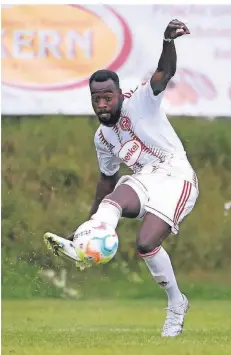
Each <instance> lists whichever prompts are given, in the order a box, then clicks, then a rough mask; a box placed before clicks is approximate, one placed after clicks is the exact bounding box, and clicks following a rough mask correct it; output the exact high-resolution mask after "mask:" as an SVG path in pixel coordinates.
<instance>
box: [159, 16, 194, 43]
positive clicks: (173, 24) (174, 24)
mask: <svg viewBox="0 0 231 355" xmlns="http://www.w3.org/2000/svg"><path fill="white" fill-rule="evenodd" d="M188 34H190V31H189V29H188V27H187V26H186V25H185V24H184V23H183V22H181V21H178V20H177V19H175V20H172V21H170V22H169V24H168V26H167V28H166V30H165V31H164V38H165V39H175V38H177V37H180V36H184V35H188Z"/></svg>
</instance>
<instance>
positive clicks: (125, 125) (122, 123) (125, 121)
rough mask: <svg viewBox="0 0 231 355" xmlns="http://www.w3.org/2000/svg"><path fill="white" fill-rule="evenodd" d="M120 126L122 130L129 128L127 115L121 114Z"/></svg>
mask: <svg viewBox="0 0 231 355" xmlns="http://www.w3.org/2000/svg"><path fill="white" fill-rule="evenodd" d="M120 127H121V129H122V130H123V131H128V130H129V129H130V128H131V121H130V119H129V118H128V117H127V116H121V119H120Z"/></svg>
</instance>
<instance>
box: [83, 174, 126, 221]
mask: <svg viewBox="0 0 231 355" xmlns="http://www.w3.org/2000/svg"><path fill="white" fill-rule="evenodd" d="M118 180H119V174H118V173H116V174H114V175H112V176H106V175H104V174H103V173H101V174H100V179H99V182H98V184H97V187H96V194H95V200H94V203H93V205H92V208H91V211H90V215H89V218H90V217H91V216H92V215H93V214H94V213H96V211H97V210H98V207H99V204H100V202H101V201H102V200H103V199H104V197H105V196H107V195H109V194H110V193H111V192H112V191H113V190H114V187H115V186H116V184H117V181H118Z"/></svg>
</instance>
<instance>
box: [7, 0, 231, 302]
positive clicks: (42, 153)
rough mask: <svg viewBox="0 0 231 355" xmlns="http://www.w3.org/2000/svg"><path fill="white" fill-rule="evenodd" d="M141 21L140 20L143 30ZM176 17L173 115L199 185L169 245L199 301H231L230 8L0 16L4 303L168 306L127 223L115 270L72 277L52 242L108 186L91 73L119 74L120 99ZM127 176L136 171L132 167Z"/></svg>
mask: <svg viewBox="0 0 231 355" xmlns="http://www.w3.org/2000/svg"><path fill="white" fill-rule="evenodd" d="M141 18H143V19H145V20H142V21H141ZM174 18H177V19H179V20H181V21H183V22H185V23H186V25H187V26H188V28H189V29H190V31H191V34H190V36H185V37H183V38H179V39H177V40H176V41H175V44H176V49H177V54H178V62H177V73H176V75H175V76H174V78H173V79H172V80H171V82H170V83H169V85H168V88H167V90H166V94H165V98H164V107H165V109H166V112H167V114H168V117H169V119H170V121H171V123H172V125H173V127H174V128H175V129H176V132H177V134H178V135H179V136H180V138H181V139H182V142H183V144H184V146H185V148H186V150H187V152H188V157H189V160H190V162H191V163H192V165H193V167H194V168H195V170H196V172H197V174H198V179H199V186H200V197H199V201H198V203H197V205H196V208H195V209H194V210H193V212H192V213H191V214H190V216H189V217H188V218H187V219H186V220H185V221H184V223H183V224H182V226H181V230H180V233H179V235H178V236H176V237H170V238H169V239H168V241H167V242H166V243H165V247H166V249H167V250H168V252H169V254H170V255H171V257H172V261H173V264H174V267H175V269H176V272H177V275H178V279H179V283H180V285H181V286H182V288H183V289H184V290H185V292H186V293H187V294H189V295H190V296H191V297H195V298H203V297H204V298H208V299H209V298H213V299H216V298H230V296H231V275H230V266H231V243H230V240H231V120H230V118H231V70H230V62H231V6H228V5H219V6H218V5H211V6H208V5H206V6H203V5H200V6H198V5H177V6H172V5H145V6H144V5H126V6H125V5H124V6H122V5H115V6H106V5H97V6H96V5H95V6H90V5H89V6H82V5H81V6H79V5H30V6H28V5H20V6H12V5H5V6H3V7H2V86H1V89H2V105H1V110H2V297H3V298H5V299H20V298H24V299H25V298H26V299H30V298H41V297H57V298H73V299H89V298H100V299H104V298H107V297H108V298H110V297H113V298H129V299H130V298H135V299H137V298H141V299H143V298H147V297H156V298H164V297H165V296H164V294H163V292H162V290H159V288H158V287H156V286H155V284H154V283H153V281H152V278H151V275H149V273H148V271H147V270H146V266H145V265H144V263H143V262H142V261H141V260H140V259H139V257H138V256H137V254H136V250H135V238H136V232H137V228H139V222H137V221H130V220H122V221H121V223H120V225H119V228H118V233H119V236H120V247H119V251H118V253H117V255H116V257H115V258H114V260H113V261H111V262H110V263H109V264H108V265H104V266H100V267H95V268H92V269H91V270H87V271H84V272H77V271H76V270H75V268H74V266H73V265H72V264H71V263H68V262H66V261H65V260H62V259H59V258H55V257H53V256H52V255H51V253H48V252H47V250H46V248H45V246H44V244H43V239H42V237H43V234H44V232H46V231H50V232H55V233H57V234H59V235H62V236H66V235H69V234H71V233H72V231H74V230H75V229H76V228H77V227H78V225H79V224H81V223H83V222H84V221H85V220H86V218H87V216H88V213H89V210H90V207H91V204H92V202H93V199H94V193H95V187H96V183H97V180H98V176H99V171H98V164H97V159H96V153H95V149H94V144H93V137H94V133H95V131H96V129H97V126H98V122H97V120H96V118H95V117H94V115H93V111H92V108H91V102H90V94H89V89H88V79H89V76H90V75H91V74H92V72H94V71H95V70H97V69H101V68H110V69H111V70H114V71H116V72H117V73H118V75H119V77H120V78H121V86H122V89H123V90H124V92H126V91H127V90H130V89H134V88H136V86H137V85H138V84H139V83H141V82H142V81H143V80H145V79H147V78H148V77H150V75H151V73H152V72H153V71H155V69H156V67H157V63H158V60H159V57H160V54H161V50H162V39H163V32H164V30H165V28H166V26H167V24H168V22H169V21H170V20H172V19H174ZM122 172H127V170H126V169H125V168H123V170H122Z"/></svg>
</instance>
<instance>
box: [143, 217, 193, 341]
mask: <svg viewBox="0 0 231 355" xmlns="http://www.w3.org/2000/svg"><path fill="white" fill-rule="evenodd" d="M170 231H171V228H170V226H169V225H168V224H167V223H166V222H165V221H163V220H162V219H160V218H159V217H157V216H155V215H154V214H152V213H149V212H148V213H147V214H146V215H145V217H144V220H143V224H142V226H141V228H140V231H139V232H138V235H137V249H138V252H139V254H140V256H141V257H142V258H143V260H144V261H145V263H146V265H147V267H148V269H149V270H150V272H151V274H152V276H153V278H154V279H155V281H156V282H157V283H158V284H159V285H160V287H162V288H163V289H164V290H165V291H166V293H167V296H168V313H167V317H166V321H165V324H164V327H163V331H162V335H163V336H176V335H179V334H180V333H181V332H182V329H183V321H184V317H185V314H186V312H187V309H188V301H187V298H186V297H185V296H184V295H183V294H182V293H181V291H180V290H179V287H178V285H177V281H176V278H175V274H174V271H173V267H172V263H171V260H170V258H169V255H168V253H167V252H166V251H165V249H164V248H163V247H162V246H161V244H162V242H163V241H164V239H165V238H167V236H168V235H169V233H170Z"/></svg>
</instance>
